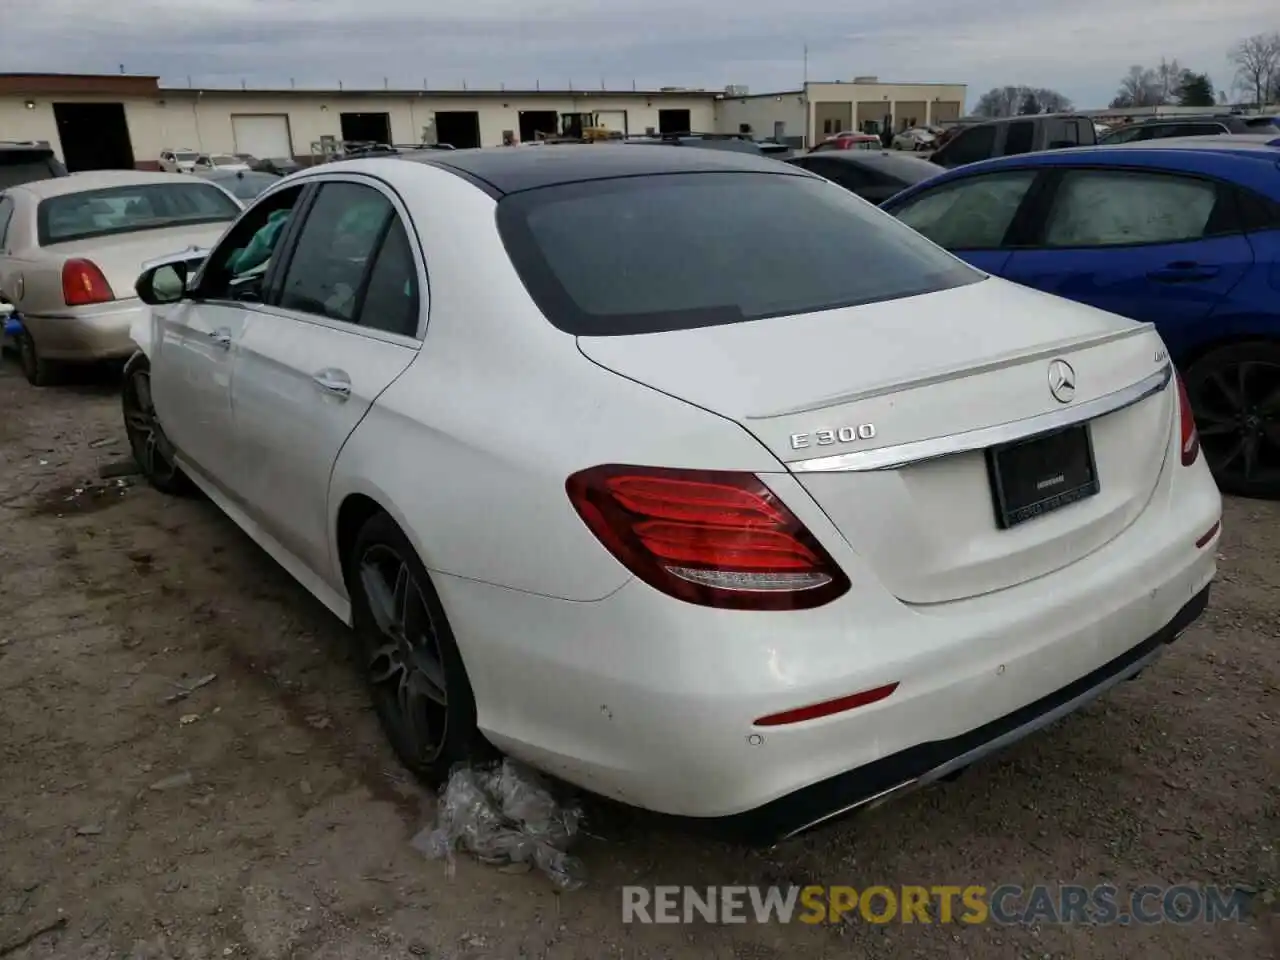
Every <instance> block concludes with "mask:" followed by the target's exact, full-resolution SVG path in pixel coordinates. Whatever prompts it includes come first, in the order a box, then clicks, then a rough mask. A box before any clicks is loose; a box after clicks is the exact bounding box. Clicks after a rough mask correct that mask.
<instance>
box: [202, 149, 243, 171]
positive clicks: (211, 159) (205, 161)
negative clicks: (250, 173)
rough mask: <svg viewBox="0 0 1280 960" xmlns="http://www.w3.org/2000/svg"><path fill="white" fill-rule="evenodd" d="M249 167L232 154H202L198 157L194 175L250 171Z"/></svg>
mask: <svg viewBox="0 0 1280 960" xmlns="http://www.w3.org/2000/svg"><path fill="white" fill-rule="evenodd" d="M248 169H249V165H248V164H247V163H245V162H244V161H242V160H238V159H236V157H235V156H234V155H233V154H230V153H202V154H200V155H199V156H198V157H196V162H195V165H194V166H193V167H192V168H191V172H192V173H203V172H205V171H206V170H248Z"/></svg>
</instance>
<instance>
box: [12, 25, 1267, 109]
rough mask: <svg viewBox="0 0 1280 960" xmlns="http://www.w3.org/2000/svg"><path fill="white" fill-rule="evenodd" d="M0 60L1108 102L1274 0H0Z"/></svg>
mask: <svg viewBox="0 0 1280 960" xmlns="http://www.w3.org/2000/svg"><path fill="white" fill-rule="evenodd" d="M0 7H3V8H5V9H4V12H3V15H0V20H2V21H3V26H2V27H0V65H2V66H0V69H3V70H5V71H42V72H51V71H52V72H57V71H63V72H110V73H114V72H117V71H118V70H119V69H120V65H121V64H123V66H124V68H125V69H126V70H127V71H128V72H130V73H154V74H159V75H160V76H161V77H163V78H164V80H165V82H168V83H177V84H185V83H186V82H187V78H188V77H191V78H192V81H193V82H194V83H195V84H196V85H197V86H201V85H204V86H213V85H226V86H239V85H240V83H241V81H244V82H246V83H247V84H248V85H249V86H255V85H256V86H287V85H288V84H289V82H290V81H291V80H293V81H294V82H296V84H297V85H298V86H299V87H302V86H333V85H336V84H337V82H338V81H339V80H341V81H343V83H344V84H345V85H346V86H347V87H348V89H350V88H353V87H360V86H365V87H381V86H383V84H384V78H385V82H386V83H389V84H390V85H391V86H392V87H414V88H420V87H421V86H422V85H423V83H424V82H426V83H429V84H430V86H431V87H433V88H448V87H458V86H461V85H462V84H463V83H464V82H465V83H466V84H467V85H468V86H470V87H472V88H477V87H496V86H497V85H498V84H499V83H505V84H506V85H507V86H508V87H530V86H532V85H533V84H534V81H538V82H540V83H541V84H542V86H544V87H563V86H565V85H567V84H568V83H570V82H571V81H572V83H573V84H574V85H575V86H594V87H599V86H600V84H601V83H602V82H603V83H605V84H607V85H608V86H611V87H629V86H631V85H632V83H633V82H634V83H635V84H636V85H638V86H640V87H656V86H664V85H681V86H704V87H708V88H713V87H722V86H724V85H725V84H729V83H742V84H747V85H748V86H750V88H751V89H752V90H753V91H756V92H765V91H768V90H773V89H786V88H788V87H792V86H795V85H797V84H798V83H799V81H800V80H801V79H802V77H803V76H804V58H803V50H804V46H805V44H806V43H807V44H808V48H809V58H808V75H809V78H810V79H814V80H834V79H845V80H847V79H851V78H852V77H853V76H854V75H861V74H874V75H877V76H879V77H880V78H882V79H886V80H936V81H959V82H964V83H967V84H968V85H969V90H970V106H972V105H973V102H974V101H975V100H976V99H977V97H978V95H979V94H980V93H981V92H982V91H984V90H986V89H988V88H990V87H992V86H995V85H997V84H1005V83H1025V84H1030V85H1033V86H1045V87H1052V88H1055V89H1058V90H1060V91H1061V92H1063V93H1064V94H1066V95H1067V96H1068V97H1070V98H1072V99H1073V100H1074V101H1075V102H1076V105H1077V106H1081V107H1086V106H1101V105H1105V104H1106V103H1107V101H1109V100H1110V99H1111V97H1112V96H1113V95H1114V93H1115V88H1116V85H1117V81H1118V80H1119V77H1120V76H1121V75H1122V74H1123V73H1124V72H1125V71H1126V69H1127V68H1128V66H1129V65H1130V64H1132V63H1147V64H1150V63H1157V62H1159V60H1160V58H1161V56H1165V57H1170V58H1172V57H1176V58H1177V59H1178V60H1179V61H1180V62H1181V63H1182V64H1183V65H1184V66H1190V67H1193V68H1194V69H1197V70H1203V71H1207V72H1208V73H1209V74H1210V76H1211V77H1212V78H1213V80H1214V82H1215V84H1216V85H1219V86H1221V85H1225V84H1229V83H1230V81H1231V76H1232V70H1231V67H1230V65H1229V64H1228V61H1227V55H1226V52H1227V50H1228V48H1229V47H1230V45H1231V44H1232V43H1233V42H1234V41H1236V40H1237V39H1239V38H1240V37H1243V36H1246V35H1249V34H1253V33H1259V32H1269V31H1272V30H1277V29H1280V5H1277V0H1220V2H1219V3H1217V4H1213V3H1209V2H1207V0H1120V2H1114V0H1076V2H1074V3H1067V2H1064V0H995V2H992V0H943V2H941V3H937V2H928V0H892V2H886V0H701V2H699V3H690V2H688V0H0Z"/></svg>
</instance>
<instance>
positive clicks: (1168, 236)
mask: <svg viewBox="0 0 1280 960" xmlns="http://www.w3.org/2000/svg"><path fill="white" fill-rule="evenodd" d="M1276 144H1277V145H1280V139H1277V140H1276ZM1277 145H1271V144H1270V143H1269V142H1268V138H1266V137H1234V136H1224V137H1214V138H1198V139H1188V140H1181V141H1179V140H1152V141H1146V142H1143V143H1134V144H1129V145H1124V146H1095V147H1090V148H1082V149H1076V150H1057V151H1052V152H1049V153H1041V154H1033V155H1029V156H1024V157H1009V158H1005V159H1001V160H992V161H989V162H987V163H983V164H978V165H976V166H970V167H964V168H962V169H960V170H956V171H950V172H948V173H947V174H945V175H944V176H941V177H939V178H938V179H937V180H934V181H931V182H929V183H927V184H921V185H920V186H918V187H915V188H912V189H909V190H907V191H905V192H903V193H902V194H900V195H898V196H896V197H894V198H893V199H892V200H890V201H889V202H888V203H886V204H885V205H884V209H886V210H887V211H889V212H890V213H893V214H894V215H895V216H897V217H899V218H900V219H901V220H902V221H903V222H904V223H906V224H908V225H909V226H911V227H914V228H915V229H916V230H919V231H920V232H921V233H923V234H924V235H925V236H926V237H928V238H929V239H931V240H933V241H934V242H935V243H938V244H940V245H941V246H944V247H946V248H947V249H948V250H952V251H954V252H955V253H956V254H958V255H959V256H961V257H963V258H964V259H965V260H967V261H969V262H970V263H972V264H973V265H974V266H977V267H979V268H981V269H983V270H985V271H987V272H988V273H991V274H994V275H995V276H999V277H1004V278H1005V279H1008V280H1014V281H1016V282H1018V283H1022V284H1026V285H1027V286H1030V287H1035V288H1036V289H1039V290H1043V291H1045V292H1047V293H1052V294H1056V295H1058V296H1062V297H1067V298H1069V299H1072V300H1077V301H1079V302H1081V303H1087V304H1089V305H1091V306H1094V307H1099V308H1101V309H1103V310H1109V311H1111V312H1112V313H1118V314H1120V315H1122V316H1126V317H1130V318H1132V319H1134V320H1139V321H1143V322H1146V323H1153V324H1155V327H1156V329H1157V330H1158V331H1159V333H1160V335H1161V337H1163V339H1164V342H1165V344H1167V346H1168V349H1169V353H1170V356H1171V357H1172V358H1173V360H1174V362H1175V363H1176V364H1177V365H1178V367H1179V368H1180V369H1181V370H1182V372H1183V375H1184V377H1185V380H1186V385H1187V391H1188V394H1189V396H1190V398H1191V404H1192V407H1193V409H1194V410H1195V413H1196V419H1197V422H1198V424H1199V427H1200V436H1201V439H1202V441H1203V443H1204V449H1205V455H1206V457H1207V459H1208V462H1209V466H1210V467H1211V468H1212V469H1213V472H1214V475H1215V476H1216V477H1217V480H1218V484H1219V486H1221V487H1222V489H1223V490H1225V491H1227V492H1228V493H1236V494H1242V495H1245V496H1255V497H1267V498H1277V497H1280V176H1278V175H1277V163H1278V162H1280V146H1277Z"/></svg>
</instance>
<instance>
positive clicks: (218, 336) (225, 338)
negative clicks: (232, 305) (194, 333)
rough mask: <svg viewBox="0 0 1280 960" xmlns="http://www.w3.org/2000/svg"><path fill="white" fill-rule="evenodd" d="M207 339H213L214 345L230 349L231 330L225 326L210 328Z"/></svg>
mask: <svg viewBox="0 0 1280 960" xmlns="http://www.w3.org/2000/svg"><path fill="white" fill-rule="evenodd" d="M209 339H210V340H212V341H213V344H214V346H217V347H221V348H222V349H223V350H230V349H231V331H230V330H228V329H227V328H226V327H219V328H218V329H217V330H210V331H209Z"/></svg>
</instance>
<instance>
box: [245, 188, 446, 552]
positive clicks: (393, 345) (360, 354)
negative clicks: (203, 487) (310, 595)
mask: <svg viewBox="0 0 1280 960" xmlns="http://www.w3.org/2000/svg"><path fill="white" fill-rule="evenodd" d="M421 259H422V258H421V254H420V252H419V248H418V245H417V241H416V238H415V235H414V233H413V229H412V221H411V220H410V219H409V217H408V214H407V211H406V209H405V207H404V205H403V204H402V203H401V201H400V200H399V198H398V197H396V195H395V194H394V193H393V192H392V191H391V190H390V189H389V188H388V187H387V186H386V185H385V184H383V183H382V182H380V181H376V180H373V179H366V178H361V177H358V176H355V175H346V176H344V175H331V176H329V177H325V178H323V179H322V180H321V181H320V183H319V188H318V190H317V193H316V196H315V199H314V202H312V203H310V204H309V205H308V209H307V211H306V213H305V216H304V219H303V220H302V223H301V225H300V228H299V230H298V232H297V234H296V238H295V242H294V243H293V244H292V246H291V249H290V250H289V251H288V255H287V262H286V264H285V265H284V267H283V269H282V272H281V274H280V278H279V280H278V282H277V283H276V284H275V286H274V287H273V290H272V292H271V294H270V298H269V299H270V303H269V305H268V306H267V307H266V308H264V311H263V312H261V313H260V314H258V315H255V317H254V319H253V322H252V323H251V324H250V325H249V328H248V330H247V331H246V332H245V335H244V338H243V339H242V341H241V343H240V351H239V356H238V358H237V361H236V373H235V379H234V382H233V385H232V390H231V406H232V410H233V416H234V423H235V436H236V440H237V451H236V453H237V456H236V484H237V486H236V493H237V496H238V498H239V499H240V500H241V502H242V503H243V505H244V509H245V510H246V512H247V513H249V515H250V516H251V517H253V519H254V520H256V521H257V522H258V523H259V524H260V525H261V526H262V528H263V529H264V530H265V531H266V532H267V533H268V534H269V535H270V536H272V537H273V538H274V539H275V540H276V541H277V542H278V543H280V544H281V545H282V546H283V547H284V548H285V549H286V550H288V551H289V552H290V553H291V554H293V555H294V556H295V557H297V558H298V559H299V560H300V561H301V562H302V563H303V564H304V565H305V566H307V567H308V568H310V569H311V570H313V571H319V570H327V569H329V563H330V558H329V539H330V538H329V531H328V526H327V524H328V517H329V512H328V495H329V476H330V473H331V471H332V468H333V464H334V462H335V461H336V460H337V458H338V453H339V451H340V450H341V449H342V445H343V444H344V443H345V442H346V440H347V438H348V437H349V436H350V435H351V432H352V431H353V430H354V429H355V428H356V425H357V424H359V422H360V420H361V419H362V418H363V417H364V415H365V414H366V413H367V412H368V410H369V408H370V407H371V406H372V405H373V403H374V402H375V401H376V400H377V398H378V395H379V394H381V393H382V392H383V391H384V390H385V389H386V388H387V387H388V386H390V385H391V383H392V382H393V381H394V380H395V379H396V377H398V376H399V375H400V374H401V373H402V372H403V371H404V370H405V368H407V367H408V366H409V364H410V363H412V362H413V360H414V358H415V357H416V356H417V355H418V348H419V346H420V343H421V341H420V337H421V333H422V330H421V327H422V323H421V318H422V317H425V315H426V290H427V287H426V273H425V268H424V267H423V265H422V263H421Z"/></svg>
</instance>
